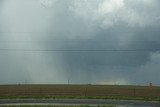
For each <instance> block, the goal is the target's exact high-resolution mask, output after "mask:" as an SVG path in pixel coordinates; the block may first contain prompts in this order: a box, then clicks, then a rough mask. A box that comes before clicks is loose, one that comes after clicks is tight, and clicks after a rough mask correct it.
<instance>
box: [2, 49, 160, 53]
mask: <svg viewBox="0 0 160 107" xmlns="http://www.w3.org/2000/svg"><path fill="white" fill-rule="evenodd" d="M0 51H23V52H147V51H160V49H119V50H116V49H104V50H103V49H102V50H101V49H98V50H94V49H93V50H92V49H91V50H89V49H86V50H85V49H78V50H76V49H75V50H74V49H73V50H69V49H68V50H67V49H66V50H58V49H0Z"/></svg>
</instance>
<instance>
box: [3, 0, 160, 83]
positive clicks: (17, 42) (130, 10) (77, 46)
mask: <svg viewBox="0 0 160 107" xmlns="http://www.w3.org/2000/svg"><path fill="white" fill-rule="evenodd" d="M159 5H160V2H159V0H134V1H133V0H101V1H99V0H92V1H90V0H67V1H62V0H32V1H28V0H14V1H13V0H5V1H4V0H1V2H0V16H1V17H0V23H1V24H0V32H1V33H0V49H6V48H7V49H29V50H30V49H31V50H59V51H51V52H46V51H40V52H39V51H38V52H36V51H18V52H17V51H9V52H6V51H0V58H1V59H2V60H0V69H1V71H0V83H2V84H4V83H24V82H25V81H27V82H28V83H61V84H63V83H67V82H68V80H69V81H70V83H85V84H88V83H93V84H141V85H145V84H148V83H149V82H153V83H154V84H156V85H160V84H159V82H160V81H159V80H158V76H159V75H160V74H159V73H158V70H159V66H158V64H159V61H158V60H159V56H160V53H159V50H160V48H159V46H160V36H159V34H160V31H159V29H160V11H159V10H160V7H159ZM66 50H73V51H66ZM81 50H85V51H81ZM86 50H96V51H86ZM98 50H99V51H98ZM102 50H108V51H102ZM113 50H120V51H113ZM127 50H132V51H127Z"/></svg>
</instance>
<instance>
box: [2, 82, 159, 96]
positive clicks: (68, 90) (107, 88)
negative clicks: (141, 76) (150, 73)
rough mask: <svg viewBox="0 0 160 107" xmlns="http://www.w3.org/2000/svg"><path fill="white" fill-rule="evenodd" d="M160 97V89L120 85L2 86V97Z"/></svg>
mask: <svg viewBox="0 0 160 107" xmlns="http://www.w3.org/2000/svg"><path fill="white" fill-rule="evenodd" d="M9 96H11V97H19V96H26V97H38V96H41V97H43V96H48V97H56V96H59V97H61V96H72V97H76V96H79V97H84V96H90V97H92V96H93V97H106V96H122V97H160V87H149V86H118V85H113V86H112V85H0V97H9Z"/></svg>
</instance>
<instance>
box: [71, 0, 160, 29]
mask: <svg viewBox="0 0 160 107" xmlns="http://www.w3.org/2000/svg"><path fill="white" fill-rule="evenodd" d="M156 2H157V1H156V0H141V1H140V0H134V1H133V0H129V1H128V0H101V1H99V2H98V1H97V0H93V1H89V0H79V1H74V2H73V4H72V11H74V13H75V15H76V16H77V15H78V16H79V17H82V18H83V19H85V20H87V21H88V22H90V21H92V22H91V23H95V24H96V23H97V22H99V23H98V25H97V26H101V27H103V28H108V27H112V26H115V25H117V24H120V23H123V24H124V25H126V26H129V27H145V26H150V25H155V24H157V22H159V21H160V20H159V17H160V14H159V13H158V11H156V9H158V5H155V4H156ZM95 3H96V4H97V5H95Z"/></svg>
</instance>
